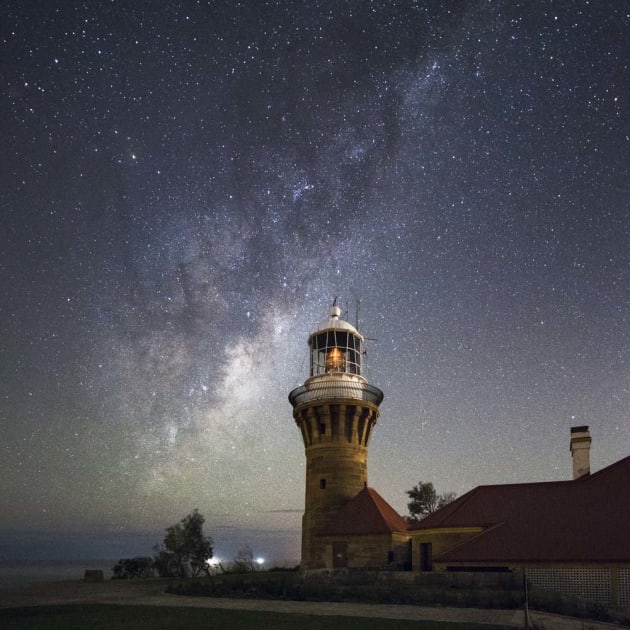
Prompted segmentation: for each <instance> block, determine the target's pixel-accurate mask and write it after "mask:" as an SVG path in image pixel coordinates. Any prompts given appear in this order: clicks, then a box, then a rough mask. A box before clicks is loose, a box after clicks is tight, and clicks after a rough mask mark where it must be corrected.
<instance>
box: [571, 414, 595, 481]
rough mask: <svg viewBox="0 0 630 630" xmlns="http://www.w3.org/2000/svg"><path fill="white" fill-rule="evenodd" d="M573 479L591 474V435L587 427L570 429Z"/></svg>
mask: <svg viewBox="0 0 630 630" xmlns="http://www.w3.org/2000/svg"><path fill="white" fill-rule="evenodd" d="M570 448H571V457H572V459H573V479H579V478H580V477H584V476H585V475H590V474H591V434H590V433H589V430H588V427H586V426H585V427H571V446H570Z"/></svg>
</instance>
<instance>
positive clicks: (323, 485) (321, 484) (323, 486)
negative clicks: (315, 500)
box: [319, 479, 326, 490]
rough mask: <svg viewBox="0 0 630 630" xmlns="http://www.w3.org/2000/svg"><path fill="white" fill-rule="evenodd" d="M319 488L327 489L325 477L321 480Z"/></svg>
mask: <svg viewBox="0 0 630 630" xmlns="http://www.w3.org/2000/svg"><path fill="white" fill-rule="evenodd" d="M319 489H320V490H326V480H325V479H320V480H319Z"/></svg>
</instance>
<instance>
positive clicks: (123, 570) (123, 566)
mask: <svg viewBox="0 0 630 630" xmlns="http://www.w3.org/2000/svg"><path fill="white" fill-rule="evenodd" d="M112 573H113V576H112V579H113V580H128V579H131V578H148V577H153V575H154V566H153V559H152V558H147V557H144V556H138V557H136V558H121V559H120V560H119V561H118V562H117V563H116V564H115V565H114V567H113V568H112Z"/></svg>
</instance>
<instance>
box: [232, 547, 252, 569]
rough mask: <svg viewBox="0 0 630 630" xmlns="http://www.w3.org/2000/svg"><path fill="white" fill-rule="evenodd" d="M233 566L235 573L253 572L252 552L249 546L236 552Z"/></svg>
mask: <svg viewBox="0 0 630 630" xmlns="http://www.w3.org/2000/svg"><path fill="white" fill-rule="evenodd" d="M233 566H234V570H235V571H236V572H237V573H250V572H252V571H253V570H254V552H253V551H252V548H251V547H250V546H249V545H245V547H243V548H242V549H239V550H238V553H237V554H236V557H235V558H234V562H233Z"/></svg>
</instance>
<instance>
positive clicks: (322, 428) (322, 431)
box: [319, 422, 326, 435]
mask: <svg viewBox="0 0 630 630" xmlns="http://www.w3.org/2000/svg"><path fill="white" fill-rule="evenodd" d="M319 432H320V434H321V435H326V425H325V424H324V423H323V422H320V424H319Z"/></svg>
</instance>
